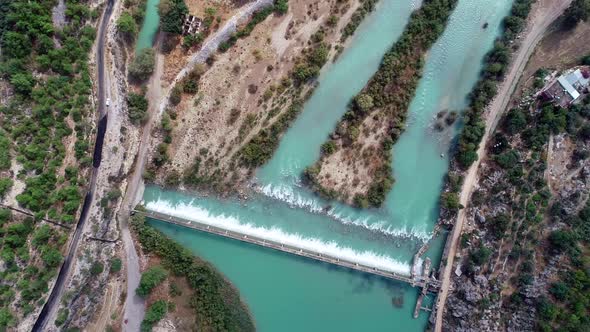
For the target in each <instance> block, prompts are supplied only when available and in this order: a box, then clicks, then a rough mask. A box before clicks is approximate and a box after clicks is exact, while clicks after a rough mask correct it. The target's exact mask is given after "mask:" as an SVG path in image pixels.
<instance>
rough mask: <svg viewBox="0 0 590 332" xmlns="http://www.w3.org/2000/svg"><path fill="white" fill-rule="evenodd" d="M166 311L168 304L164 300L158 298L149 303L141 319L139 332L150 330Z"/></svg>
mask: <svg viewBox="0 0 590 332" xmlns="http://www.w3.org/2000/svg"><path fill="white" fill-rule="evenodd" d="M167 311H168V304H167V303H166V301H164V300H158V301H156V302H154V303H153V304H152V305H150V307H149V308H148V309H147V311H146V313H145V317H144V318H143V321H142V322H141V332H149V331H151V330H152V327H153V326H154V324H156V323H157V322H159V321H160V320H161V319H162V318H164V316H166V312H167Z"/></svg>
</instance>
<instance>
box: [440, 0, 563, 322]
mask: <svg viewBox="0 0 590 332" xmlns="http://www.w3.org/2000/svg"><path fill="white" fill-rule="evenodd" d="M571 2H572V0H542V1H539V2H537V3H536V4H535V6H538V7H537V9H536V10H535V12H534V13H532V14H531V17H532V21H531V23H530V25H529V28H528V29H527V31H526V32H525V37H524V40H523V42H522V43H521V46H520V48H519V49H518V51H517V52H516V54H515V57H514V61H513V62H512V64H511V66H510V69H509V71H508V74H507V75H506V78H505V79H504V82H503V83H502V85H501V87H500V89H499V94H498V95H497V96H496V98H494V100H493V101H492V103H491V105H490V107H489V109H488V116H487V119H486V132H485V134H484V136H483V138H482V143H481V144H480V145H479V149H478V151H477V155H478V160H477V162H475V163H474V164H473V165H472V166H471V167H470V168H469V170H468V171H467V176H466V177H465V182H464V184H463V188H462V190H461V196H460V202H461V204H462V205H463V206H465V207H466V206H467V205H468V203H469V199H470V197H471V194H472V192H473V189H474V187H475V184H476V183H477V170H478V168H479V164H480V163H481V160H482V159H483V158H484V157H485V145H486V144H485V143H486V142H487V140H488V138H489V137H490V135H491V134H492V133H493V131H494V129H495V128H496V125H497V124H498V121H499V120H500V118H501V116H502V114H503V112H504V111H505V110H506V107H507V106H508V102H509V101H510V98H511V97H512V94H513V92H514V89H515V88H516V85H517V84H518V80H519V79H520V77H521V76H522V73H523V72H524V69H525V67H526V64H527V62H528V59H529V58H530V56H531V55H532V53H533V51H534V49H535V47H536V45H537V44H538V43H539V41H540V40H541V38H542V37H543V35H544V33H545V31H547V29H548V28H549V26H550V25H551V23H553V21H555V19H557V18H558V17H559V16H560V15H561V14H562V13H563V12H564V11H565V9H566V8H567V7H568V6H569V4H570V3H571ZM465 219H466V209H461V210H460V211H459V214H458V216H457V221H456V223H455V226H454V227H453V231H452V232H451V234H450V235H449V236H450V237H451V238H450V241H451V244H450V250H449V254H448V257H447V263H446V265H445V269H444V271H443V277H442V287H441V291H440V292H439V296H438V300H437V308H438V309H437V312H436V324H435V331H436V332H440V331H442V323H443V322H442V320H443V313H444V305H445V303H446V299H447V295H448V291H449V285H450V283H451V273H452V270H453V261H454V259H455V254H456V250H457V244H458V240H459V236H460V235H461V230H462V228H463V223H464V222H465ZM447 241H449V240H447Z"/></svg>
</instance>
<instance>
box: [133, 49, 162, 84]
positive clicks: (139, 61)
mask: <svg viewBox="0 0 590 332" xmlns="http://www.w3.org/2000/svg"><path fill="white" fill-rule="evenodd" d="M155 56H156V54H155V52H154V50H153V49H151V48H144V49H143V50H141V51H139V54H137V56H136V57H135V59H133V62H131V64H130V65H129V74H130V75H131V77H133V78H135V79H137V80H140V81H144V80H147V79H148V78H149V77H150V76H151V75H152V73H153V72H154V67H155V65H156V59H155Z"/></svg>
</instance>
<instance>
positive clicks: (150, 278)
mask: <svg viewBox="0 0 590 332" xmlns="http://www.w3.org/2000/svg"><path fill="white" fill-rule="evenodd" d="M167 276H168V272H167V271H166V270H165V269H164V268H163V267H161V266H154V267H151V268H149V269H148V270H147V271H145V272H143V273H142V274H141V280H140V281H139V286H137V289H136V290H135V292H136V293H137V295H139V296H142V297H145V296H147V295H149V294H150V293H151V291H152V289H154V288H155V287H156V286H158V285H159V284H160V283H162V281H164V279H166V277H167Z"/></svg>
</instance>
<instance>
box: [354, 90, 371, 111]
mask: <svg viewBox="0 0 590 332" xmlns="http://www.w3.org/2000/svg"><path fill="white" fill-rule="evenodd" d="M354 101H355V103H356V106H357V107H358V109H359V110H360V111H361V112H363V113H364V112H368V111H370V110H371V109H372V108H373V106H374V105H375V104H374V103H373V97H371V95H370V94H367V93H361V94H359V95H358V96H357V97H356V98H355V100H354Z"/></svg>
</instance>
